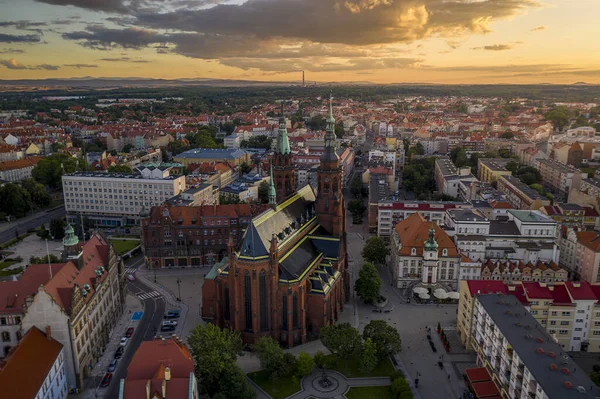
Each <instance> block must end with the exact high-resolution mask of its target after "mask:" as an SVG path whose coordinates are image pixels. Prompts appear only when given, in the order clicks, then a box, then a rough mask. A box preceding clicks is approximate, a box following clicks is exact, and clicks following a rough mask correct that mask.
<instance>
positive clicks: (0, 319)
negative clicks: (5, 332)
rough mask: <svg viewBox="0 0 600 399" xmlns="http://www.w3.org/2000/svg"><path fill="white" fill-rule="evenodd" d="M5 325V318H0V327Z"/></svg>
mask: <svg viewBox="0 0 600 399" xmlns="http://www.w3.org/2000/svg"><path fill="white" fill-rule="evenodd" d="M5 325H6V317H0V326H5Z"/></svg>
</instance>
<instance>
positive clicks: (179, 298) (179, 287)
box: [177, 277, 181, 302]
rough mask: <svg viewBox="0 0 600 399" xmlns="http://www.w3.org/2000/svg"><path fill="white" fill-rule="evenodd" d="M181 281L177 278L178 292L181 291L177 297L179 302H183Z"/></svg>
mask: <svg viewBox="0 0 600 399" xmlns="http://www.w3.org/2000/svg"><path fill="white" fill-rule="evenodd" d="M180 283H181V279H180V278H179V277H177V290H178V291H179V296H178V297H177V302H181V284H180Z"/></svg>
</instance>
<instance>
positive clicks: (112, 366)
mask: <svg viewBox="0 0 600 399" xmlns="http://www.w3.org/2000/svg"><path fill="white" fill-rule="evenodd" d="M118 362H119V361H118V360H117V359H113V360H111V361H110V364H109V365H108V369H107V370H108V371H110V372H111V373H112V372H113V371H115V369H116V368H117V363H118Z"/></svg>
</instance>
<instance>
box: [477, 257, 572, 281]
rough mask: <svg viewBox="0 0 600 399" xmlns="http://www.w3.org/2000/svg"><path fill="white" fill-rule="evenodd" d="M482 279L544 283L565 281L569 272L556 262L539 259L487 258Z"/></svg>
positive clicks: (483, 265)
mask: <svg viewBox="0 0 600 399" xmlns="http://www.w3.org/2000/svg"><path fill="white" fill-rule="evenodd" d="M480 278H481V280H499V281H502V282H503V283H507V284H510V283H516V282H518V281H540V282H542V283H555V282H565V281H567V279H568V278H569V272H568V271H567V270H566V269H563V268H562V267H560V266H559V265H557V264H556V263H554V262H552V261H550V262H542V261H538V262H537V263H535V264H533V263H531V262H529V263H525V262H523V261H521V260H515V261H499V260H498V261H495V262H494V261H492V260H487V261H486V262H483V264H482V266H481V277H480Z"/></svg>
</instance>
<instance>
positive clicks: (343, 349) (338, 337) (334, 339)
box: [319, 323, 362, 364]
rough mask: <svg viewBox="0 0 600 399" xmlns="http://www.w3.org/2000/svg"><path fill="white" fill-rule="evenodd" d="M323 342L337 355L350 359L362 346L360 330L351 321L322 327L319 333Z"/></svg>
mask: <svg viewBox="0 0 600 399" xmlns="http://www.w3.org/2000/svg"><path fill="white" fill-rule="evenodd" d="M319 338H321V342H323V345H325V347H326V348H327V349H329V351H330V352H331V353H333V354H335V355H336V356H338V357H340V358H342V359H345V360H346V364H347V363H348V359H350V358H351V357H352V356H354V355H356V354H358V352H359V351H360V349H361V348H362V339H361V337H360V334H359V332H358V330H357V329H356V328H354V327H352V326H351V325H350V323H341V324H334V325H331V326H327V327H324V328H322V329H321V332H320V334H319Z"/></svg>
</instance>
